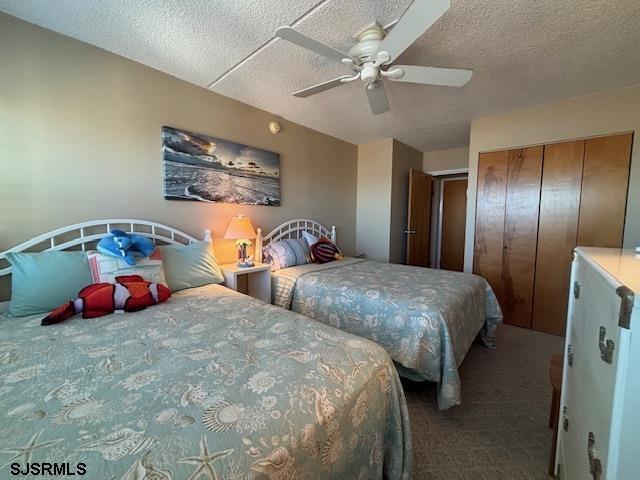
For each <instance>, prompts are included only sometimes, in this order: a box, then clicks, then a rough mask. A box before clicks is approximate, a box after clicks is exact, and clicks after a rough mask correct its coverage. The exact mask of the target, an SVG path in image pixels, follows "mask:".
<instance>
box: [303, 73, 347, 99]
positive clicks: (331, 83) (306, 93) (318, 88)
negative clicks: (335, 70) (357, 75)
mask: <svg viewBox="0 0 640 480" xmlns="http://www.w3.org/2000/svg"><path fill="white" fill-rule="evenodd" d="M351 77H352V76H351V75H342V76H341V77H338V78H334V79H333V80H328V81H326V82H322V83H319V84H318V85H314V86H313V87H309V88H305V89H304V90H300V91H298V92H295V93H294V94H293V96H294V97H299V98H307V97H310V96H311V95H315V94H316V93H320V92H324V91H325V90H329V89H330V88H334V87H339V86H340V85H343V84H344V83H345V82H343V80H344V79H347V78H348V79H350V78H351Z"/></svg>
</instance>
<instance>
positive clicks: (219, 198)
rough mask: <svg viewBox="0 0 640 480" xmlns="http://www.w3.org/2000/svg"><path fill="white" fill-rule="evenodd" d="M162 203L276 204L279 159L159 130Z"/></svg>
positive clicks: (233, 144)
mask: <svg viewBox="0 0 640 480" xmlns="http://www.w3.org/2000/svg"><path fill="white" fill-rule="evenodd" d="M162 159H163V163H164V198H165V199H167V200H194V201H200V202H223V203H240V204H243V205H280V155H279V154H277V153H275V152H270V151H268V150H262V149H261V148H255V147H250V146H248V145H242V144H240V143H236V142H231V141H229V140H222V139H219V138H215V137H211V136H209V135H203V134H200V133H193V132H188V131H185V130H178V129H177V128H173V127H162Z"/></svg>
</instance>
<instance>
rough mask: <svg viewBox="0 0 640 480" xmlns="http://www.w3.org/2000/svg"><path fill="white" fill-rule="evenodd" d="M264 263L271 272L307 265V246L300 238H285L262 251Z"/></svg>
mask: <svg viewBox="0 0 640 480" xmlns="http://www.w3.org/2000/svg"><path fill="white" fill-rule="evenodd" d="M262 255H263V259H264V262H265V263H270V264H271V271H273V272H275V271H276V270H280V269H281V268H287V267H295V266H296V265H304V264H305V263H309V259H310V258H309V246H308V245H307V242H306V241H304V240H303V239H301V238H286V239H284V240H278V241H277V242H272V243H270V244H269V245H267V246H266V247H264V248H263V249H262Z"/></svg>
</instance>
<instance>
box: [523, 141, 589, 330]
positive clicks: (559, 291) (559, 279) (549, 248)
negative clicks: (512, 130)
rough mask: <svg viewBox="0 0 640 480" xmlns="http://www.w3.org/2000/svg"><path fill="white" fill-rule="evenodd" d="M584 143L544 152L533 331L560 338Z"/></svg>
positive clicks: (555, 146)
mask: <svg viewBox="0 0 640 480" xmlns="http://www.w3.org/2000/svg"><path fill="white" fill-rule="evenodd" d="M584 149H585V141H584V140H577V141H574V142H563V143H555V144H551V145H546V146H545V147H544V166H543V173H542V189H541V192H540V221H539V227H538V251H537V255H536V269H535V293H534V300H533V317H532V321H531V323H532V327H533V328H534V329H536V330H541V331H543V332H548V333H553V334H556V335H564V328H565V323H566V318H567V301H568V298H569V277H570V275H571V260H572V256H573V253H572V252H573V249H574V247H575V246H576V239H577V235H578V216H579V214H580V188H581V183H582V159H583V156H584Z"/></svg>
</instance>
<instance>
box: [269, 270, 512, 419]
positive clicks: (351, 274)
mask: <svg viewBox="0 0 640 480" xmlns="http://www.w3.org/2000/svg"><path fill="white" fill-rule="evenodd" d="M272 297H273V300H274V303H275V304H276V305H278V306H281V307H283V308H290V309H291V310H293V311H294V312H298V313H301V314H303V315H306V316H307V317H310V318H313V319H314V320H317V321H319V322H322V323H325V324H328V325H331V326H333V327H336V328H339V329H341V330H344V331H347V332H350V333H353V334H355V335H360V336H361V337H364V338H368V339H369V340H372V341H374V342H376V343H377V344H379V345H382V346H383V347H384V348H385V349H386V350H387V351H388V352H389V355H391V358H393V360H394V361H396V362H397V364H399V365H400V370H401V372H402V374H403V375H405V374H406V376H408V377H409V378H411V379H416V377H417V378H418V379H425V380H430V381H432V382H437V383H438V384H439V385H438V406H439V407H440V409H443V410H444V409H446V408H449V407H452V406H454V405H458V404H459V403H460V402H461V385H460V376H459V375H458V367H459V366H460V364H461V363H462V361H463V360H464V357H465V355H466V354H467V352H468V351H469V348H470V347H471V344H472V343H473V341H474V340H475V339H476V337H478V334H479V333H480V338H481V340H482V341H483V342H484V343H485V344H486V345H487V346H490V347H493V339H492V337H493V333H494V331H495V329H496V327H497V326H498V324H500V323H501V322H502V311H501V309H500V305H499V304H498V300H497V299H496V296H495V294H494V292H493V290H492V289H491V287H490V286H489V284H488V283H487V281H486V280H485V279H484V278H482V277H479V276H477V275H471V274H468V273H460V272H451V271H447V270H435V269H432V268H422V267H412V266H408V265H398V264H392V263H381V262H374V261H371V260H366V261H365V260H361V259H354V258H346V259H345V260H343V261H336V262H330V263H326V264H322V265H317V264H308V265H301V266H297V267H290V268H285V269H282V270H278V271H276V272H274V273H273V274H272Z"/></svg>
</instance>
